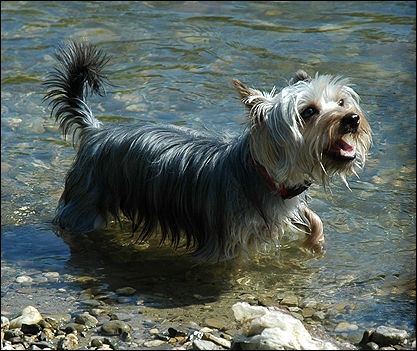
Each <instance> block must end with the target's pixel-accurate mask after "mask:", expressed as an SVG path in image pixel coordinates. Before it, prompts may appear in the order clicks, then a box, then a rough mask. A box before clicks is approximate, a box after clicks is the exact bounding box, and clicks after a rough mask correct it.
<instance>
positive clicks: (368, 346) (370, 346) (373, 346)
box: [365, 341, 379, 350]
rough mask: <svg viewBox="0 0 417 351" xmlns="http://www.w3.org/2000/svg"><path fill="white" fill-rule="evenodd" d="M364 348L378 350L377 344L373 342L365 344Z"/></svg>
mask: <svg viewBox="0 0 417 351" xmlns="http://www.w3.org/2000/svg"><path fill="white" fill-rule="evenodd" d="M365 347H366V349H367V350H379V346H378V344H377V343H375V342H373V341H371V342H368V343H366V345H365Z"/></svg>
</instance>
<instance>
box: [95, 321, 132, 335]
mask: <svg viewBox="0 0 417 351" xmlns="http://www.w3.org/2000/svg"><path fill="white" fill-rule="evenodd" d="M131 329H132V327H131V326H130V325H129V324H127V323H126V322H123V321H119V320H113V321H107V322H104V323H103V325H102V326H101V328H100V332H101V334H103V335H121V334H123V332H129V331H130V330H131Z"/></svg>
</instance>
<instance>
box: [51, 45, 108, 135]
mask: <svg viewBox="0 0 417 351" xmlns="http://www.w3.org/2000/svg"><path fill="white" fill-rule="evenodd" d="M55 57H56V58H57V60H58V63H59V66H58V67H56V68H55V70H54V71H53V72H51V73H50V74H49V75H48V77H47V79H46V81H45V82H44V84H45V85H46V86H47V87H48V93H47V94H46V95H45V98H44V100H49V99H51V101H50V104H51V105H52V111H51V115H54V113H55V120H56V121H59V123H60V129H61V131H62V133H63V135H64V136H66V135H67V134H71V133H72V137H73V142H75V140H76V138H77V137H80V136H81V135H82V134H83V133H84V132H85V131H86V130H88V129H89V128H94V129H95V128H100V126H101V122H100V121H99V120H97V119H96V118H95V117H94V115H93V113H92V112H91V110H90V108H89V107H88V106H87V96H88V93H89V91H90V92H91V93H96V94H98V95H100V96H102V95H104V94H105V91H104V88H103V85H104V83H105V82H107V79H106V77H105V75H104V73H103V67H104V66H105V65H106V63H107V62H108V60H109V59H108V58H107V57H106V55H105V54H104V53H103V52H102V51H101V50H99V49H97V48H96V47H95V46H93V45H91V44H87V43H83V42H77V41H73V40H71V41H68V43H67V44H66V45H65V46H60V47H59V48H58V50H57V51H56V53H55ZM79 132H81V135H80V133H79Z"/></svg>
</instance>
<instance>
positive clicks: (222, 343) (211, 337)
mask: <svg viewBox="0 0 417 351" xmlns="http://www.w3.org/2000/svg"><path fill="white" fill-rule="evenodd" d="M203 340H208V341H212V342H214V343H215V344H217V345H220V346H223V347H225V348H227V349H230V348H231V346H232V343H231V342H230V341H229V340H226V339H223V338H220V337H218V336H215V335H213V334H210V333H205V334H204V337H203Z"/></svg>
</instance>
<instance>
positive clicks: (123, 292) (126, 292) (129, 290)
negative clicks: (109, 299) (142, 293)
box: [116, 286, 136, 296]
mask: <svg viewBox="0 0 417 351" xmlns="http://www.w3.org/2000/svg"><path fill="white" fill-rule="evenodd" d="M135 292H136V289H134V288H132V287H130V286H126V287H124V288H120V289H117V290H116V293H117V294H119V295H122V296H130V295H133V294H134V293H135Z"/></svg>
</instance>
